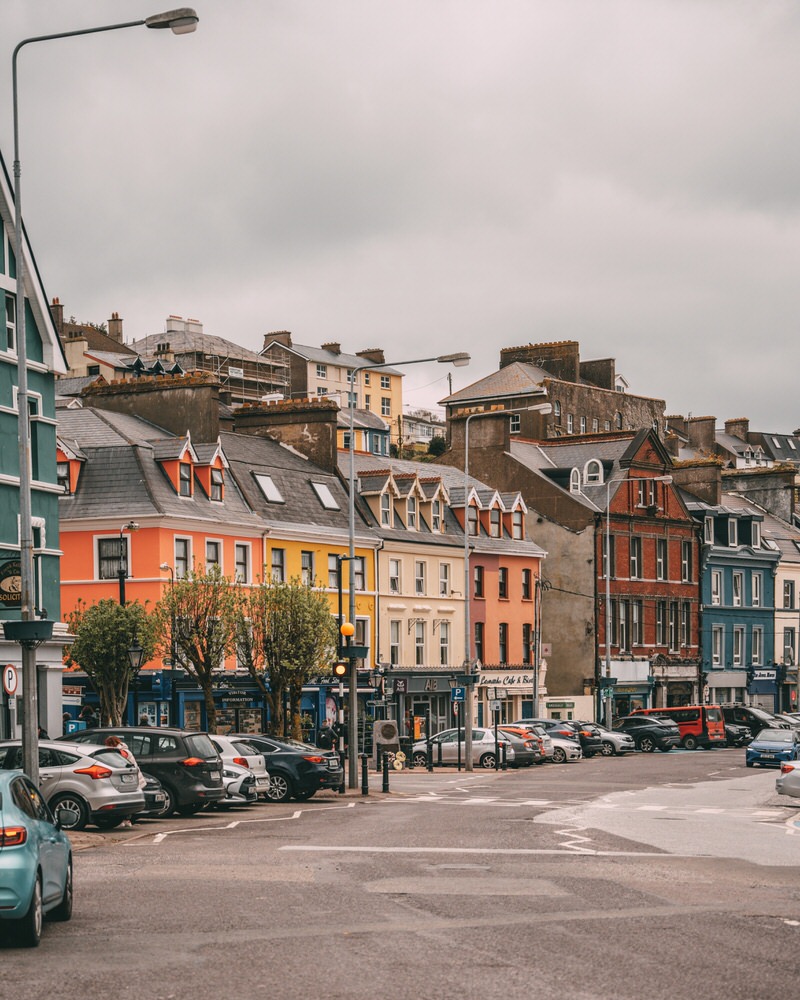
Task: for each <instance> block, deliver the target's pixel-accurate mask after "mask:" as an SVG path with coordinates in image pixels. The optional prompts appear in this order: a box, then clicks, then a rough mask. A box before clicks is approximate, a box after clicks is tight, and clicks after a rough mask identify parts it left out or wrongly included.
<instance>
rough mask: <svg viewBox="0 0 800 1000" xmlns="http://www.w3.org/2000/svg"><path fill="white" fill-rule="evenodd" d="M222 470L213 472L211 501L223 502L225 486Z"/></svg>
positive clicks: (213, 470)
mask: <svg viewBox="0 0 800 1000" xmlns="http://www.w3.org/2000/svg"><path fill="white" fill-rule="evenodd" d="M224 482H225V480H224V477H223V475H222V469H212V470H211V496H210V498H209V499H211V500H222V488H223V485H224Z"/></svg>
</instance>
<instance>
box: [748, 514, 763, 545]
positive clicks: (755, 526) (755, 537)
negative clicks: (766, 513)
mask: <svg viewBox="0 0 800 1000" xmlns="http://www.w3.org/2000/svg"><path fill="white" fill-rule="evenodd" d="M751 524H752V528H751V532H752V534H751V536H750V546H751V548H754V549H760V548H761V522H760V521H752V522H751Z"/></svg>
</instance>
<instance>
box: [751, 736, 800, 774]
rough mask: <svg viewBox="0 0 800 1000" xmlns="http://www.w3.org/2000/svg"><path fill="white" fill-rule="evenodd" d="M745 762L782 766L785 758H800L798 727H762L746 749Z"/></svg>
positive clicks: (765, 765)
mask: <svg viewBox="0 0 800 1000" xmlns="http://www.w3.org/2000/svg"><path fill="white" fill-rule="evenodd" d="M744 754H745V757H744V760H745V764H747V766H748V767H753V766H754V765H756V764H761V765H762V766H763V767H780V766H781V764H782V763H783V761H785V760H798V759H800V732H798V730H796V729H762V730H761V732H760V733H759V734H758V736H756V738H755V739H754V740H753V742H752V743H748V745H747V748H746V749H745V752H744Z"/></svg>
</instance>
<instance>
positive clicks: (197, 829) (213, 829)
mask: <svg viewBox="0 0 800 1000" xmlns="http://www.w3.org/2000/svg"><path fill="white" fill-rule="evenodd" d="M355 805H356V804H355V802H347V803H342V805H335V806H322V807H321V808H313V809H309V810H308V812H310V813H319V812H328V811H330V810H331V809H354V808H355ZM305 811H306V810H303V809H295V811H294V812H293V813H292V814H291V815H290V816H263V817H258V818H257V819H237V820H234V821H233V822H232V823H226V824H224V825H223V826H191V827H190V826H186V827H181V829H179V830H166V831H165V832H164V833H156V834H154V835H153V839H152V841H151V842H150V843H151V844H160V843H162V842H163V841H164V840H165V839H166V838H167V837H174V836H175V835H176V834H180V833H219V832H220V831H221V830H232V829H233V828H234V827H237V826H244V825H245V824H251V823H285V822H287V821H291V820H296V819H299V818H300V817H301V816H302V815H303V812H305ZM145 839H146V835H145V836H143V837H137V838H136V839H135V840H130V841H128V842H127V843H126V844H125V846H126V847H139V846H142V844H143V842H144V840H145Z"/></svg>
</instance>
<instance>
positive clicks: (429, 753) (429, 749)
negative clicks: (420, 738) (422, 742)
mask: <svg viewBox="0 0 800 1000" xmlns="http://www.w3.org/2000/svg"><path fill="white" fill-rule="evenodd" d="M425 757H426V761H425V763H426V766H427V768H428V771H429V773H431V774H432V773H433V743H431V741H430V740H428V744H427V746H426V748H425Z"/></svg>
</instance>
